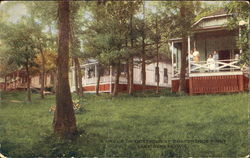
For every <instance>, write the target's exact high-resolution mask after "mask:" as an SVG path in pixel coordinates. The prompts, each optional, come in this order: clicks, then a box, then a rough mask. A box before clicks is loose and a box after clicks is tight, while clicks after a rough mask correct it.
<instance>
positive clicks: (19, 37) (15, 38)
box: [0, 22, 37, 67]
mask: <svg viewBox="0 0 250 158" xmlns="http://www.w3.org/2000/svg"><path fill="white" fill-rule="evenodd" d="M1 30H2V31H1V32H0V38H1V40H2V41H3V43H4V44H6V45H8V46H9V47H8V48H9V49H8V51H7V52H6V53H8V54H9V58H8V59H9V60H8V61H9V64H12V63H16V64H17V65H18V66H26V65H28V66H29V67H30V66H32V65H34V62H33V59H34V58H35V55H36V53H37V51H36V45H35V44H36V43H35V36H34V33H35V29H34V28H32V27H30V25H29V24H27V23H25V22H22V23H18V24H12V25H2V26H1Z"/></svg>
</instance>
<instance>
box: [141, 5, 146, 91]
mask: <svg viewBox="0 0 250 158" xmlns="http://www.w3.org/2000/svg"><path fill="white" fill-rule="evenodd" d="M144 26H145V2H144V3H143V28H142V30H143V35H142V72H141V76H142V91H143V92H144V90H145V86H146V63H145V62H146V52H145V38H146V36H145V33H146V31H145V27H144Z"/></svg>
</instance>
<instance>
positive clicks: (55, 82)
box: [51, 70, 57, 93]
mask: <svg viewBox="0 0 250 158" xmlns="http://www.w3.org/2000/svg"><path fill="white" fill-rule="evenodd" d="M51 75H53V92H54V93H56V85H57V70H55V71H54V72H53V73H52V74H51Z"/></svg>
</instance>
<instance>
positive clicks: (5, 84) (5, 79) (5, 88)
mask: <svg viewBox="0 0 250 158" xmlns="http://www.w3.org/2000/svg"><path fill="white" fill-rule="evenodd" d="M4 91H7V75H6V76H5V77H4Z"/></svg>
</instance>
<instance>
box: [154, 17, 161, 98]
mask: <svg viewBox="0 0 250 158" xmlns="http://www.w3.org/2000/svg"><path fill="white" fill-rule="evenodd" d="M155 27H156V35H157V36H158V35H159V33H158V17H157V16H156V26H155ZM159 40H160V39H158V38H157V40H156V56H157V59H156V76H157V86H156V94H158V93H159V91H160V88H159V84H160V70H159Z"/></svg>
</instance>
